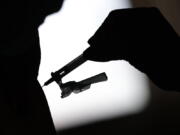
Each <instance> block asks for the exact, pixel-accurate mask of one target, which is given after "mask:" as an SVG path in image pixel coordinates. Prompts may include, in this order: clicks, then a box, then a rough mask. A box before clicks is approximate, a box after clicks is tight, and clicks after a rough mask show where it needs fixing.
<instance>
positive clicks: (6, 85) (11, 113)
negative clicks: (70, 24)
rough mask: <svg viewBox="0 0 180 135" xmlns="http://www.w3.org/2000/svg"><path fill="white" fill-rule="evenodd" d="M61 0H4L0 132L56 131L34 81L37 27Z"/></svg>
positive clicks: (44, 134)
mask: <svg viewBox="0 0 180 135" xmlns="http://www.w3.org/2000/svg"><path fill="white" fill-rule="evenodd" d="M62 3H63V0H4V1H2V2H1V5H0V11H1V19H0V21H1V22H0V34H1V36H0V41H1V42H0V82H1V83H0V125H1V126H0V134H1V135H55V134H56V131H55V127H54V124H53V121H52V117H51V113H50V110H49V107H48V104H47V101H46V98H45V95H44V93H43V90H42V88H41V86H40V85H39V83H38V81H37V76H38V70H39V64H40V45H39V35H38V27H39V25H40V24H42V23H43V21H44V19H45V17H46V16H47V15H49V14H52V13H54V12H56V11H58V10H59V9H60V8H61V6H62Z"/></svg>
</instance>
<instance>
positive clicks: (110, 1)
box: [39, 0, 149, 130]
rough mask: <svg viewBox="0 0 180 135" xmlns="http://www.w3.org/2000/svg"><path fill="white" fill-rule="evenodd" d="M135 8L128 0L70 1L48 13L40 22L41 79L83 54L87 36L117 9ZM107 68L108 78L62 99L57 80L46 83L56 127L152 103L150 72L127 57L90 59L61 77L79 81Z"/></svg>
mask: <svg viewBox="0 0 180 135" xmlns="http://www.w3.org/2000/svg"><path fill="white" fill-rule="evenodd" d="M127 7H131V5H130V3H129V1H128V0H66V1H65V3H64V5H63V8H62V9H61V11H59V12H58V13H56V14H53V15H51V16H49V17H47V19H46V21H45V23H44V24H43V25H42V26H41V27H40V29H39V32H40V41H41V50H42V60H41V66H40V72H39V81H40V83H41V84H42V85H43V83H44V82H45V81H46V80H47V79H49V78H50V73H51V72H54V71H56V70H58V69H59V68H61V67H62V66H64V65H65V64H67V63H68V62H70V61H71V60H73V59H74V58H75V57H77V56H78V55H80V54H81V53H82V52H83V51H84V50H85V49H86V48H87V47H88V46H89V45H88V44H87V41H88V39H89V38H90V37H91V36H92V35H93V34H94V32H95V31H96V30H97V29H98V27H99V26H100V25H101V23H102V22H103V21H104V19H105V18H106V17H107V15H108V13H109V12H110V11H111V10H113V9H121V8H127ZM101 72H106V74H107V76H108V81H107V82H103V83H99V84H95V85H92V86H91V89H89V90H87V91H84V92H82V93H80V94H72V95H70V96H69V97H67V98H65V99H61V98H60V96H61V91H60V89H59V87H58V85H57V84H55V83H52V84H50V85H49V86H47V87H44V88H43V89H44V92H45V94H46V96H47V100H48V103H49V106H50V109H51V112H52V116H53V120H54V123H55V126H56V128H57V129H59V130H61V129H65V128H70V127H74V126H78V125H82V124H87V123H90V122H94V121H99V120H104V119H110V118H114V117H119V116H124V115H129V114H134V113H137V112H140V111H142V110H143V109H144V108H145V107H146V105H147V104H148V99H149V91H148V87H147V85H146V84H147V77H146V76H145V75H144V74H143V73H140V72H139V71H137V70H136V69H135V68H134V67H132V66H131V65H130V64H129V63H128V62H126V61H123V60H119V61H112V62H107V63H98V62H91V61H88V62H86V63H85V64H83V65H82V66H80V67H79V68H78V69H76V70H74V71H73V72H72V73H70V74H69V75H67V76H66V77H65V78H64V79H63V81H64V82H66V81H72V80H75V81H79V80H82V79H85V78H87V77H90V76H92V75H95V74H98V73H101Z"/></svg>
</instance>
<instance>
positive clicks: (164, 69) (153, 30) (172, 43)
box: [84, 7, 180, 91]
mask: <svg viewBox="0 0 180 135" xmlns="http://www.w3.org/2000/svg"><path fill="white" fill-rule="evenodd" d="M88 43H89V44H90V47H89V48H88V49H87V50H85V51H84V57H85V58H87V59H88V60H93V61H100V62H106V61H110V60H121V59H123V60H127V61H129V62H130V64H132V65H133V66H134V67H135V68H137V69H138V70H140V71H142V72H144V73H146V74H147V75H148V76H149V78H150V79H151V80H152V81H153V82H154V83H155V84H156V85H157V86H159V87H160V88H162V89H165V90H172V91H173V90H175V91H178V90H180V89H179V88H180V87H179V83H178V82H179V79H178V78H179V69H180V68H179V49H178V46H179V45H180V38H179V36H178V35H177V33H176V32H175V31H174V29H173V28H172V26H171V25H170V24H169V23H168V21H167V20H166V19H165V18H164V17H163V15H162V14H161V12H160V11H159V10H158V9H157V8H155V7H148V8H144V7H142V8H130V9H120V10H114V11H112V12H110V14H109V15H108V17H107V18H106V19H105V21H104V22H103V24H102V25H101V26H100V28H99V29H98V30H97V31H96V33H95V34H94V35H93V36H92V37H91V38H90V39H89V41H88Z"/></svg>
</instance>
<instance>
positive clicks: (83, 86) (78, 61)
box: [44, 55, 107, 98]
mask: <svg viewBox="0 0 180 135" xmlns="http://www.w3.org/2000/svg"><path fill="white" fill-rule="evenodd" d="M86 61H87V60H86V59H85V58H84V57H83V55H80V56H78V57H77V58H75V59H74V60H72V61H71V62H69V63H68V64H67V65H65V66H64V67H63V68H61V69H59V70H58V71H56V72H54V73H51V76H52V77H51V78H50V79H49V80H48V81H46V82H45V83H44V86H47V85H49V84H50V83H52V82H53V81H55V82H56V83H57V84H58V85H59V86H60V89H61V91H62V93H61V97H62V98H65V97H67V96H69V95H70V94H71V93H72V92H73V93H80V92H82V91H84V90H87V89H89V88H90V86H91V84H94V83H98V82H102V81H106V80H107V76H106V74H105V73H101V74H98V75H95V76H92V77H90V78H87V79H84V80H82V81H80V82H75V81H70V82H66V83H62V78H63V77H64V76H65V75H67V74H68V73H70V72H71V71H72V70H74V69H75V68H77V67H79V66H80V65H82V64H83V63H84V62H86Z"/></svg>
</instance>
